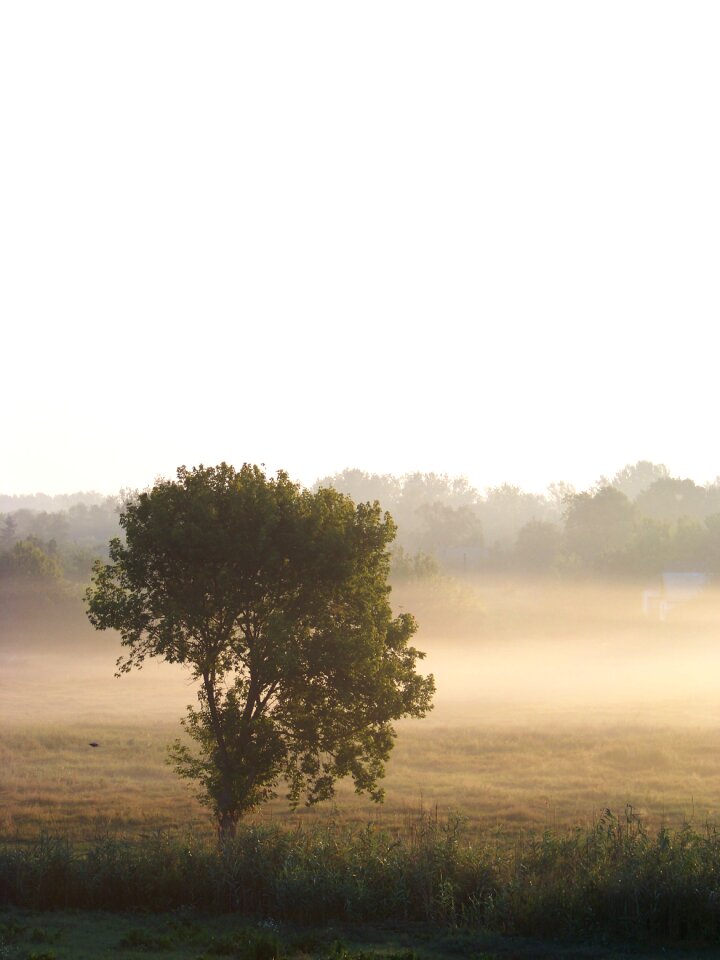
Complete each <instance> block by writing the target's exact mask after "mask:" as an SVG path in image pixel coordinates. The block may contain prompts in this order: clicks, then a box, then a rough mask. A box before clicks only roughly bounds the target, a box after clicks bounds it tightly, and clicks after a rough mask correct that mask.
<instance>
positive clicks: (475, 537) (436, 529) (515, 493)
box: [0, 460, 720, 581]
mask: <svg viewBox="0 0 720 960" xmlns="http://www.w3.org/2000/svg"><path fill="white" fill-rule="evenodd" d="M328 486H331V487H333V488H334V489H336V490H338V491H340V492H342V493H346V494H347V495H349V496H350V497H351V498H352V499H353V500H354V501H355V502H358V503H375V502H379V503H380V505H381V507H382V509H384V510H388V511H389V512H390V513H391V514H392V516H393V518H394V519H395V521H396V523H397V528H398V533H397V540H396V543H395V548H394V555H395V556H396V557H397V558H398V559H397V560H395V561H394V562H393V567H392V570H393V576H407V575H408V570H409V569H410V568H409V566H408V558H413V557H418V558H421V557H425V558H427V557H431V558H432V560H433V565H434V567H437V568H438V569H439V570H440V571H441V572H442V571H443V570H445V571H446V572H455V571H457V570H468V571H470V570H485V571H488V572H492V571H496V572H498V573H499V572H503V573H511V572H513V571H517V572H520V573H522V572H526V573H529V572H532V571H536V572H538V573H540V572H542V573H552V574H553V575H557V576H570V575H591V574H603V575H613V576H626V577H627V576H638V577H641V576H648V575H653V574H654V573H657V572H659V571H662V570H667V569H671V568H672V567H673V566H675V567H688V568H693V569H698V570H704V571H706V572H709V573H713V572H715V571H718V572H719V573H720V540H719V535H718V532H717V529H718V528H717V522H716V521H715V520H714V518H716V517H718V516H720V480H718V481H716V482H714V483H711V484H708V485H705V486H702V485H700V484H697V483H695V482H694V481H692V480H689V479H683V478H679V477H673V476H671V475H670V473H669V471H668V469H667V467H665V466H664V465H663V464H655V463H652V462H650V461H648V460H639V461H637V462H636V463H633V464H628V465H627V466H625V467H623V468H622V469H621V470H618V471H617V472H616V473H615V474H614V475H613V476H612V477H610V478H607V477H601V478H600V480H599V481H598V483H597V484H595V485H594V486H593V487H591V488H590V489H588V490H585V491H582V492H578V491H576V490H575V489H574V488H573V487H572V486H570V485H569V484H566V483H563V482H558V483H554V484H551V485H550V486H549V487H548V490H547V492H546V493H545V494H538V493H530V492H527V491H525V490H522V489H521V488H520V487H518V486H514V485H512V484H507V483H506V484H501V485H499V486H495V487H490V488H488V489H486V490H484V491H480V490H477V489H476V488H474V487H473V486H472V485H471V484H470V483H469V482H468V480H467V479H466V478H464V477H450V476H448V475H447V474H437V473H418V472H416V473H409V474H405V475H403V476H393V475H391V474H374V473H367V472H365V471H363V470H358V469H347V470H344V471H342V472H340V473H337V474H334V475H333V476H330V477H325V478H324V479H323V480H321V481H318V482H317V484H315V486H314V489H315V490H319V489H321V488H322V487H328ZM76 496H78V495H73V498H74V497H76ZM73 498H68V500H72V502H69V503H68V506H66V507H64V508H63V509H62V510H60V511H57V510H55V511H49V510H45V509H43V510H31V509H28V508H27V506H26V505H25V504H26V502H27V501H26V499H22V498H16V499H15V500H12V498H7V497H5V498H1V497H0V502H6V503H7V502H8V501H11V502H13V503H18V504H23V506H22V508H20V509H16V510H14V511H12V512H10V513H7V514H5V515H4V516H3V515H1V514H0V554H3V553H7V551H8V550H9V549H10V547H11V546H12V544H13V543H15V542H17V541H18V540H25V539H28V538H34V540H35V541H36V542H39V543H43V544H47V543H49V542H50V541H54V542H55V544H56V546H57V559H58V561H59V563H60V565H61V567H62V570H63V575H64V576H65V577H66V578H67V579H70V580H75V581H83V580H87V578H88V576H89V572H90V567H91V565H92V561H93V559H94V558H95V557H98V556H107V542H108V540H109V539H110V538H111V537H113V536H115V535H116V534H117V533H118V531H119V527H118V509H119V507H118V504H119V503H120V502H121V498H117V497H116V498H105V499H104V500H102V499H101V500H100V501H99V502H95V501H90V502H87V503H82V502H78V501H76V500H75V499H73ZM35 499H36V500H37V502H38V503H42V504H46V501H47V502H52V498H42V497H41V496H39V495H38V496H37V497H36V498H35ZM57 499H58V498H55V500H57ZM30 501H33V498H30ZM400 550H401V551H402V554H400V553H399V552H398V551H400ZM401 558H402V559H401ZM431 566H432V565H429V564H427V563H425V562H424V561H423V562H418V563H417V564H414V566H413V570H414V573H413V574H412V575H413V576H420V575H422V571H423V570H430V567H431Z"/></svg>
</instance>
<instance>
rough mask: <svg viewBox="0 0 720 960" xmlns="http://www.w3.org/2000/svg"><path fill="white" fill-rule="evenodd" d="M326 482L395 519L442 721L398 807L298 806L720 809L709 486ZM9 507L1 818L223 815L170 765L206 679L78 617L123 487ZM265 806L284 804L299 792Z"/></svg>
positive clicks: (407, 599)
mask: <svg viewBox="0 0 720 960" xmlns="http://www.w3.org/2000/svg"><path fill="white" fill-rule="evenodd" d="M328 485H335V486H336V487H337V488H338V489H340V490H345V491H346V492H348V493H349V494H351V495H352V496H354V498H355V499H356V500H358V501H362V500H366V499H375V498H377V499H380V500H381V503H382V504H383V506H385V505H387V506H388V508H389V509H390V510H391V512H392V513H393V515H394V516H395V517H396V518H397V521H398V534H397V540H396V543H395V546H394V547H393V555H392V567H391V569H392V573H391V584H392V593H391V602H392V606H393V609H394V611H395V613H396V614H397V613H402V612H410V613H412V614H413V615H414V616H415V617H416V619H417V621H418V623H419V630H418V632H417V634H416V636H415V638H414V640H413V643H414V645H415V646H417V647H418V648H419V649H420V650H422V651H424V652H425V653H426V655H427V656H426V658H425V659H424V660H423V661H422V662H421V664H420V667H421V671H422V672H424V673H427V672H432V673H433V674H434V676H435V679H436V685H437V693H436V696H435V705H434V709H433V711H432V712H431V713H430V714H429V716H428V717H426V718H425V719H424V720H422V721H418V720H405V721H401V722H400V723H399V724H398V725H397V730H398V736H397V741H396V746H395V750H394V751H393V753H392V755H391V759H390V762H389V764H388V769H387V778H386V782H385V787H386V803H385V805H384V807H382V808H377V807H375V806H374V805H372V804H370V803H369V802H368V801H367V800H365V799H363V798H362V797H357V796H355V795H354V794H353V793H352V791H351V789H350V788H348V787H347V786H343V787H341V789H340V791H339V794H338V799H337V807H335V806H334V805H329V806H328V805H326V806H325V807H323V806H322V805H321V806H320V807H318V808H314V809H313V810H312V811H310V812H307V811H306V812H305V813H303V812H302V811H301V812H300V813H299V814H295V815H293V816H311V817H314V818H317V817H321V818H322V817H323V816H326V815H329V814H331V813H332V812H333V811H335V810H339V811H340V813H341V815H342V816H346V817H348V818H350V819H357V820H360V821H362V820H363V819H367V818H368V817H370V818H376V817H378V816H380V817H381V818H382V817H384V818H386V819H387V818H390V819H391V820H392V818H396V819H397V818H400V819H402V817H403V816H406V815H407V812H408V811H409V810H413V809H417V808H418V806H419V805H426V806H427V805H430V806H432V805H433V804H435V805H437V806H438V809H441V810H444V811H451V810H460V811H461V812H462V813H463V814H464V815H466V816H467V817H468V818H469V819H470V821H471V822H472V823H475V824H477V825H478V826H482V825H489V824H493V823H498V822H503V823H505V824H506V825H507V826H508V828H509V829H511V830H518V829H535V828H540V827H542V826H543V825H546V824H547V823H548V822H553V823H558V822H560V823H564V824H567V825H571V824H573V823H576V822H591V821H592V820H593V818H594V817H596V816H598V815H599V813H600V811H602V810H603V809H604V808H606V807H613V806H615V807H620V808H624V806H625V804H631V805H632V806H633V809H636V810H639V811H642V814H643V816H645V817H647V818H648V821H649V822H670V823H674V824H681V823H682V822H684V820H686V819H688V818H690V819H692V818H693V817H696V818H697V817H700V816H702V817H705V818H710V819H712V818H714V817H715V816H720V763H718V762H717V761H716V759H715V758H716V757H717V756H718V755H719V754H718V749H717V748H718V746H720V698H718V695H717V694H718V684H719V683H720V641H718V636H719V635H720V589H719V588H718V586H717V583H716V576H717V570H718V567H717V558H718V557H719V556H720V552H718V550H717V546H716V544H717V543H718V540H717V539H716V538H717V533H716V531H717V529H718V527H717V524H716V517H717V516H718V515H719V512H718V511H717V509H716V508H717V505H718V503H720V495H719V494H718V488H717V487H716V486H715V485H708V486H706V487H701V486H699V485H697V484H695V483H693V482H692V481H690V480H686V479H678V478H672V477H671V476H670V475H669V473H668V471H667V470H665V468H663V467H660V466H657V465H652V464H647V463H639V464H635V465H631V466H628V467H627V468H624V469H623V470H622V471H618V473H617V474H616V475H615V476H614V477H613V478H610V479H607V478H601V480H600V481H599V482H598V484H597V485H596V486H595V487H594V488H592V489H591V490H589V491H584V492H576V491H574V490H572V488H570V487H569V486H567V485H558V486H557V487H556V488H555V489H553V490H551V491H549V493H548V495H546V496H539V495H536V494H527V493H525V492H523V491H522V490H520V489H519V488H517V487H511V486H509V485H506V486H505V487H503V488H496V489H491V490H488V491H485V492H484V493H482V494H481V493H479V492H478V491H477V490H474V489H473V488H472V487H471V486H470V485H469V484H468V483H467V481H465V480H463V479H462V478H450V477H447V476H444V475H434V474H433V475H422V474H413V475H408V476H406V477H401V478H396V477H392V476H389V475H386V476H377V475H370V474H366V473H363V472H362V471H357V470H352V471H351V470H348V471H345V473H344V474H341V475H336V476H335V477H331V478H325V479H323V480H321V481H318V486H328ZM36 503H37V501H36ZM2 505H3V506H4V507H5V510H6V512H5V514H4V516H3V517H1V518H0V528H1V530H2V533H3V538H4V539H3V552H2V566H1V567H0V570H2V575H3V579H2V585H1V589H2V591H3V605H2V627H3V629H2V639H1V641H0V663H1V667H2V669H1V672H0V694H1V696H0V704H1V706H0V722H2V724H3V727H4V729H5V730H6V731H7V732H8V736H7V737H6V738H5V741H4V744H3V746H2V747H0V750H2V759H3V761H4V763H5V767H4V769H5V775H4V777H3V781H4V784H3V790H4V796H5V799H6V803H5V805H4V810H5V811H6V813H5V814H4V816H5V827H6V829H11V830H16V831H19V832H20V833H23V834H28V833H32V831H33V830H35V829H38V828H40V827H41V826H42V825H44V824H45V825H47V824H48V823H54V824H60V825H63V826H65V827H66V828H67V829H69V830H71V832H72V831H75V832H76V833H78V834H79V835H82V834H83V832H87V830H88V829H91V827H92V825H93V824H97V823H98V822H100V821H102V822H105V821H107V822H108V823H111V824H113V825H114V827H115V828H117V829H123V830H126V829H127V830H131V831H132V830H137V829H141V828H142V829H144V828H145V827H147V825H148V824H149V823H158V824H162V825H164V826H170V827H172V825H173V824H174V825H175V828H176V829H180V826H181V823H182V822H183V817H185V818H186V819H187V822H188V823H194V824H195V825H196V828H197V829H200V830H203V829H207V820H206V815H205V814H204V812H203V811H202V810H201V808H200V807H198V805H197V802H196V800H195V799H194V798H193V793H192V790H191V789H190V788H188V787H187V786H186V785H184V784H182V783H181V782H179V781H177V780H176V778H174V776H173V775H172V773H171V772H170V771H169V770H168V768H167V767H166V765H165V763H164V751H165V745H166V744H168V743H169V742H171V741H172V740H173V739H174V738H175V737H176V736H178V733H179V720H180V718H181V717H182V716H183V715H184V713H185V708H186V706H187V705H188V704H193V703H194V702H195V698H196V689H195V687H194V686H193V684H192V683H191V681H190V678H189V674H188V673H187V671H186V670H184V669H183V668H182V667H179V666H170V665H168V664H166V663H157V662H154V661H148V662H147V663H146V664H145V666H144V668H143V670H141V671H132V672H131V673H129V674H127V675H125V676H123V677H122V678H120V679H118V678H116V677H114V675H113V674H114V671H115V660H116V658H117V657H118V655H119V653H120V646H119V642H118V638H117V637H116V636H114V635H113V634H112V633H98V632H96V631H94V630H93V629H92V628H91V627H90V625H89V624H88V622H87V620H86V618H85V615H84V612H83V602H82V594H83V591H84V589H85V585H86V583H87V582H88V579H89V576H90V566H91V562H92V559H93V558H94V557H96V556H98V557H100V558H104V557H106V555H107V554H106V548H107V540H108V538H109V537H110V536H113V535H116V533H117V532H118V527H117V518H118V511H119V509H121V501H120V499H119V498H105V499H103V498H98V497H94V498H93V497H89V498H87V500H83V499H82V497H81V496H80V495H78V499H77V501H76V502H74V503H73V502H69V501H68V500H66V499H63V500H61V501H59V503H55V504H53V503H51V502H50V503H49V502H47V501H42V500H41V501H40V502H39V503H37V505H38V506H41V507H42V509H33V507H32V506H28V505H27V504H26V502H25V501H22V502H21V503H20V504H18V503H17V502H13V501H12V500H11V501H8V499H7V498H6V499H5V500H3V502H2ZM8 506H16V507H17V509H15V510H12V509H9V510H8V509H7V508H8ZM50 534H52V536H50ZM678 583H679V586H678ZM673 591H674V593H673ZM92 739H97V740H99V741H100V742H101V748H99V749H98V750H97V751H93V752H92V753H91V755H88V747H87V743H88V742H89V741H90V740H92ZM98 777H100V780H101V787H98V786H97V783H98V779H97V778H98ZM80 799H81V800H82V802H80ZM258 815H259V816H260V817H263V816H268V815H270V816H274V817H281V818H282V817H286V816H288V814H287V810H286V806H285V805H284V804H283V802H282V801H281V800H276V801H274V802H273V803H272V804H271V805H270V807H269V808H268V809H267V810H264V811H263V810H261V811H260V812H259V814H258ZM333 815H334V814H333ZM143 825H144V826H143Z"/></svg>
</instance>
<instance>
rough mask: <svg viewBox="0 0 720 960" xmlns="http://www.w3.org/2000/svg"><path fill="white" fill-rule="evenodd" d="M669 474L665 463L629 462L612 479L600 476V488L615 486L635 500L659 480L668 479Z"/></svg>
mask: <svg viewBox="0 0 720 960" xmlns="http://www.w3.org/2000/svg"><path fill="white" fill-rule="evenodd" d="M669 476H670V471H669V470H668V468H667V467H666V466H665V464H664V463H652V462H651V461H650V460H638V462H637V463H628V464H626V465H625V466H624V467H623V468H622V470H618V472H617V473H616V474H615V476H614V477H613V478H612V480H608V479H607V478H606V477H600V480H599V482H598V488H601V487H615V489H616V490H619V491H620V493H624V494H625V496H626V497H627V498H628V500H635V499H636V498H637V497H638V496H639V495H640V494H641V493H643V492H644V491H645V490H647V488H648V487H651V486H652V485H653V484H654V483H655V482H656V481H657V480H666V479H667V478H668V477H669Z"/></svg>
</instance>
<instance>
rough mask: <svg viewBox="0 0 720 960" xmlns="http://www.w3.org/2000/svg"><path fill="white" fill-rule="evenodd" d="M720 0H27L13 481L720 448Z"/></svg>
mask: <svg viewBox="0 0 720 960" xmlns="http://www.w3.org/2000/svg"><path fill="white" fill-rule="evenodd" d="M719 46H720V5H719V4H718V3H717V2H692V3H687V2H675V3H666V2H661V0H652V2H632V0H622V2H608V0H603V2H584V0H569V2H562V3H560V2H538V0H530V2H512V0H497V2H481V0H474V2H470V3H462V2H452V3H447V2H435V3H423V2H419V0H412V2H407V3H404V2H392V0H382V2H368V0H365V2H363V3H347V2H341V0H332V2H327V3H314V2H302V3H298V2H296V0H293V2H290V3H280V2H267V3H239V2H232V3H222V2H213V3H201V2H196V3H187V2H181V0H172V2H153V0H143V2H129V0H123V2H121V3H120V2H115V3H113V2H98V0H92V2H87V3H77V2H71V0H65V2H62V3H57V2H55V0H53V2H48V3H42V2H32V0H7V2H4V3H3V4H2V5H0V136H1V137H2V149H1V150H0V320H1V322H2V326H1V327H0V331H1V332H0V345H1V348H2V353H1V356H2V367H1V373H0V391H1V392H0V401H1V403H2V419H3V424H2V445H1V447H0V449H1V450H2V454H1V459H0V491H1V492H5V493H26V492H34V491H36V490H43V491H46V492H49V493H55V492H62V491H71V490H76V489H91V488H95V489H99V490H105V491H108V492H110V491H115V490H117V489H118V488H119V487H121V486H144V485H146V484H147V483H150V482H152V480H153V478H154V477H155V476H156V475H158V474H165V475H168V474H171V473H172V472H173V471H174V468H175V467H176V466H177V465H178V464H180V463H186V464H188V465H192V464H196V463H199V462H203V463H205V464H210V463H216V462H218V461H220V460H223V459H224V460H228V461H230V462H233V463H235V464H237V465H239V464H240V463H242V462H243V461H246V460H248V461H253V462H264V463H266V464H267V466H268V467H269V468H271V469H275V468H277V467H279V466H282V467H284V468H285V469H287V470H288V471H289V472H290V474H291V475H292V476H294V477H296V478H297V479H300V480H303V481H307V482H310V481H312V480H313V479H315V478H316V477H317V476H319V475H322V474H326V473H329V472H334V471H336V470H340V469H342V468H343V467H345V466H359V467H362V468H365V469H368V470H372V471H383V472H385V471H391V472H396V473H401V472H404V471H407V470H413V469H420V470H437V471H443V472H450V473H463V474H466V475H468V476H469V477H470V479H471V480H472V481H473V482H475V483H476V484H478V485H479V486H485V485H486V484H494V483H498V482H501V481H503V480H505V479H507V480H510V481H513V482H516V483H519V484H521V485H523V486H525V487H527V488H533V489H542V488H543V487H544V486H545V485H546V484H547V483H548V482H550V481H553V480H558V479H565V480H569V481H571V482H574V483H575V484H576V485H578V486H584V485H587V484H589V483H591V482H592V481H594V480H595V479H596V478H597V476H598V475H599V474H600V473H601V472H605V473H612V472H614V471H615V470H616V469H617V468H619V467H621V466H622V465H623V464H625V463H627V462H628V461H635V460H637V459H640V458H646V459H651V460H655V461H658V462H664V463H666V464H667V465H668V466H669V467H670V468H671V470H672V471H673V472H676V473H680V474H683V475H690V476H693V477H694V478H695V479H697V480H701V481H704V480H707V479H712V478H714V477H715V476H716V475H717V474H719V473H720V444H718V443H717V440H716V438H717V436H718V427H719V424H720V403H718V379H719V378H718V372H717V371H718V354H717V349H716V347H715V345H714V339H715V337H714V334H715V331H716V329H717V328H718V321H719V320H720V309H719V308H720V283H719V280H720V272H719V269H718V268H719V266H720V226H719V225H720V175H719V174H718V171H720V124H719V123H718V116H719V107H720V104H719V103H718V100H719V99H720V58H719V57H718V55H717V51H718V48H719Z"/></svg>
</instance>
